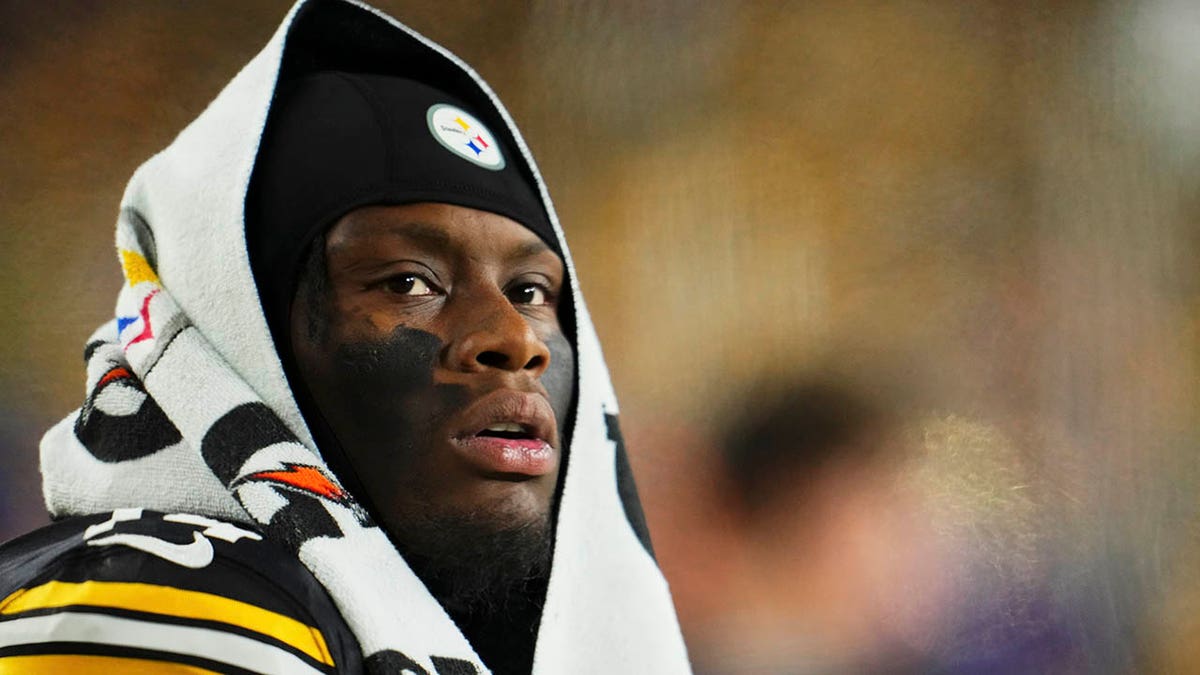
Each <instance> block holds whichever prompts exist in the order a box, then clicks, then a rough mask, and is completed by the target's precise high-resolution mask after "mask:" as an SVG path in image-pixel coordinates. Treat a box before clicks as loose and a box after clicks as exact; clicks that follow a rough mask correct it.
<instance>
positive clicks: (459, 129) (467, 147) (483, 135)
mask: <svg viewBox="0 0 1200 675" xmlns="http://www.w3.org/2000/svg"><path fill="white" fill-rule="evenodd" d="M425 120H426V121H427V122H428V123H429V131H430V132H432V133H433V137H434V138H436V139H437V141H438V143H441V144H442V145H443V146H445V147H446V149H447V150H449V151H450V152H453V153H454V154H456V155H458V156H459V157H462V158H463V159H466V160H468V161H471V162H474V163H475V164H478V165H479V166H482V167H483V168H485V169H491V170H492V171H499V170H500V169H503V168H504V155H502V154H500V145H499V144H498V143H496V137H495V136H492V132H490V131H488V129H487V127H485V126H483V123H482V122H480V121H479V120H477V119H475V117H474V116H473V115H471V114H470V113H468V112H467V111H465V110H463V109H462V108H459V107H456V106H452V105H449V104H446V103H437V104H435V105H432V106H430V108H429V112H428V113H426V114H425Z"/></svg>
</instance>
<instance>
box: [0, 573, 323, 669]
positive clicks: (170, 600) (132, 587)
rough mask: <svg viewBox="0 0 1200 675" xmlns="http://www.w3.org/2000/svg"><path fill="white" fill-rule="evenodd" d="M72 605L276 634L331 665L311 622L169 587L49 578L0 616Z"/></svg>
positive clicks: (17, 596) (0, 605)
mask: <svg viewBox="0 0 1200 675" xmlns="http://www.w3.org/2000/svg"><path fill="white" fill-rule="evenodd" d="M72 605H88V606H91V607H110V608H113V609H127V610H132V611H135V612H146V613H150V614H163V615H166V616H174V617H179V618H184V619H200V620H204V621H218V622H221V623H227V624H230V625H233V626H239V627H241V628H245V629H248V630H251V631H254V632H256V633H259V634H261V635H266V636H268V637H272V638H275V639H276V640H279V641H280V642H283V643H285V644H288V645H290V646H292V647H293V648H295V649H298V650H300V651H301V652H304V653H305V654H307V655H309V656H311V657H312V658H314V659H316V660H317V661H319V662H321V663H323V664H325V665H327V666H332V665H333V657H332V656H331V655H330V653H329V647H328V645H326V644H325V637H324V636H323V635H321V631H319V630H317V629H316V628H315V627H313V626H309V625H307V624H304V623H302V622H300V621H297V620H295V619H293V618H291V617H289V616H284V615H282V614H277V613H275V612H272V611H270V610H267V609H263V608H262V607H259V606H257V605H252V604H250V603H246V602H240V601H238V600H232V599H230V598H226V597H222V596H220V595H212V594H211V593H202V592H200V591H189V590H185V589H182V588H173V587H171V586H157V585H154V584H140V583H127V582H115V581H85V582H82V583H70V582H64V581H50V582H47V583H45V584H42V585H41V586H36V587H34V588H29V589H23V590H19V591H17V592H15V593H13V594H12V595H10V596H8V597H7V598H5V599H4V600H2V601H0V614H16V613H18V612H28V611H31V610H35V609H52V608H56V607H70V606H72Z"/></svg>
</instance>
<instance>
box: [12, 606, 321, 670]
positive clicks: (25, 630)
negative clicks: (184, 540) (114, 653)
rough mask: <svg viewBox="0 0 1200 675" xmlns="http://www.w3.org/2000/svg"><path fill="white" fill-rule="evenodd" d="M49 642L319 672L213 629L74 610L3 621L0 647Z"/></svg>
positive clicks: (264, 646) (292, 656)
mask: <svg viewBox="0 0 1200 675" xmlns="http://www.w3.org/2000/svg"><path fill="white" fill-rule="evenodd" d="M46 642H88V643H92V644H99V645H112V646H117V647H132V648H135V649H150V650H154V651H159V652H169V653H172V654H185V655H188V656H195V657H199V658H202V659H209V660H212V661H219V662H221V663H228V664H231V665H234V666H238V667H239V668H245V669H247V670H253V671H256V672H261V673H311V674H313V675H320V672H321V671H319V670H316V669H315V668H313V667H312V666H310V665H309V664H308V663H306V662H305V661H304V660H302V659H301V658H300V657H298V656H296V655H295V654H293V653H291V652H289V651H286V650H283V649H280V648H278V647H275V646H273V645H269V644H265V643H263V642H259V641H258V640H255V639H253V638H249V637H245V636H242V635H237V634H234V633H226V632H224V631H221V630H215V629H211V628H198V627H194V626H179V625H174V624H164V623H155V622H152V621H138V620H135V619H125V618H121V617H115V616H109V615H107V614H91V613H86V612H73V611H72V612H58V613H56V614H48V615H44V616H34V617H28V618H24V619H14V620H11V621H3V622H0V649H3V648H5V647H13V646H17V645H32V644H40V643H46Z"/></svg>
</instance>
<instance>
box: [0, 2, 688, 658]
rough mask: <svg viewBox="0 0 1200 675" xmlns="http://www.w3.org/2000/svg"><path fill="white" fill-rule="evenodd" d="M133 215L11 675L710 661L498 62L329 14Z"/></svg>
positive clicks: (132, 189) (347, 7) (184, 146)
mask: <svg viewBox="0 0 1200 675" xmlns="http://www.w3.org/2000/svg"><path fill="white" fill-rule="evenodd" d="M117 230H118V231H117V244H118V249H119V257H120V261H121V265H122V268H123V271H124V275H125V280H126V284H125V285H124V286H123V288H122V290H121V292H120V294H119V297H118V300H117V307H116V313H115V318H114V320H113V321H111V322H110V323H108V324H106V325H104V326H102V327H101V328H100V329H99V330H98V331H97V332H96V333H95V334H94V336H93V337H92V338H91V339H90V340H89V342H88V345H87V348H86V354H85V356H86V359H87V385H88V390H89V394H88V397H87V400H86V401H85V403H84V405H83V407H82V408H81V409H80V410H79V411H76V412H75V413H73V414H72V415H70V416H68V417H67V418H66V419H65V420H63V421H62V422H61V423H59V424H58V425H57V426H55V427H54V428H53V429H51V430H50V431H49V432H48V433H47V434H46V436H45V437H44V439H43V441H42V445H41V457H42V471H43V476H44V486H43V487H44V492H45V498H46V502H47V505H48V507H49V510H50V512H51V515H52V517H53V518H54V519H55V520H56V521H57V522H56V523H54V524H53V525H51V526H49V527H47V528H43V529H41V530H38V531H36V532H34V533H31V534H29V535H27V536H25V537H22V538H20V539H17V540H15V541H13V542H10V543H8V544H7V545H5V546H4V547H3V548H2V549H0V672H2V673H7V672H22V673H38V672H72V673H88V672H100V671H101V670H117V671H121V670H135V669H139V668H140V669H142V671H148V670H153V671H154V672H197V670H202V671H205V672H207V671H220V672H288V673H299V672H314V673H322V672H335V671H336V672H363V671H365V672H371V673H440V674H441V675H450V674H456V675H457V674H465V673H484V672H494V673H528V672H531V671H532V672H536V673H588V672H597V673H598V672H631V673H632V672H645V673H680V672H688V670H689V666H688V663H687V657H686V654H685V652H684V648H683V643H682V639H681V636H680V633H679V629H678V625H677V622H676V619H675V615H674V610H673V607H672V603H671V599H670V596H669V593H668V591H667V587H666V584H665V582H664V581H663V578H662V575H661V573H660V572H659V570H658V567H657V566H656V564H655V561H654V558H653V554H652V552H651V548H650V543H649V538H648V535H647V532H646V529H645V523H644V519H643V517H642V515H641V508H640V505H639V502H638V498H637V493H636V490H635V489H634V487H633V483H632V478H631V475H630V472H629V467H628V462H627V460H626V458H625V454H624V447H623V442H622V440H621V434H620V430H619V428H618V423H617V417H616V415H617V408H616V403H615V399H614V396H613V392H612V387H611V384H610V382H609V378H608V374H607V370H606V368H605V366H604V363H603V360H602V357H601V355H600V351H599V347H598V342H597V339H596V336H595V333H594V330H593V328H592V325H591V322H590V319H589V317H588V313H587V310H586V307H585V305H584V303H583V299H582V296H580V294H579V291H578V285H577V281H576V279H575V277H574V273H573V270H572V268H571V264H570V258H569V255H568V253H567V249H566V246H565V242H564V240H563V237H562V232H561V230H560V228H559V226H558V224H557V218H556V216H555V214H554V211H553V209H552V207H551V205H550V202H549V199H548V198H547V197H546V192H545V186H544V184H543V183H542V181H541V178H540V176H539V174H538V171H537V168H536V166H535V164H534V163H533V159H532V157H531V156H530V154H529V152H528V150H527V149H526V147H525V144H524V142H523V140H522V139H521V137H520V134H519V132H518V131H517V129H516V127H515V126H514V125H513V124H512V121H511V119H510V118H509V116H508V114H507V112H506V111H505V110H504V108H503V107H502V105H501V104H500V102H499V101H498V100H497V99H496V97H495V95H494V94H493V93H492V92H491V90H490V89H489V88H488V86H487V85H486V84H485V83H484V82H483V81H482V80H481V79H480V78H479V77H478V76H477V75H476V74H475V73H474V72H473V71H472V70H471V69H470V68H469V67H468V66H467V65H466V64H464V63H462V62H461V61H459V60H458V59H457V58H455V57H454V56H452V55H450V54H449V53H448V52H446V51H445V50H444V49H442V48H441V47H439V46H437V45H435V44H433V43H431V42H429V41H428V40H426V39H425V38H423V37H421V36H419V35H416V34H415V33H413V32H412V31H410V30H409V29H407V28H406V27H404V26H402V25H400V24H398V23H396V22H395V21H394V20H392V19H390V18H388V17H386V16H383V15H382V14H379V13H377V12H375V11H374V10H372V9H370V8H368V7H365V6H362V5H359V4H357V3H351V2H342V1H334V0H324V1H322V0H311V1H307V0H302V1H301V2H299V3H298V4H297V5H296V6H295V7H294V8H293V10H292V12H291V13H290V14H289V15H288V16H287V18H286V19H285V20H284V22H283V25H282V26H281V27H280V29H279V30H278V32H277V33H276V34H275V36H274V37H273V38H272V39H271V41H270V42H269V43H268V45H267V46H266V48H265V49H264V50H263V51H262V52H261V53H260V54H259V55H258V56H257V57H255V58H254V59H253V60H252V61H251V62H250V63H249V64H248V65H247V66H246V67H245V68H244V69H243V70H242V71H241V72H240V73H239V74H238V75H237V76H236V77H235V78H234V79H233V80H232V81H231V82H230V83H229V85H227V87H226V88H225V89H224V91H223V92H222V93H221V94H219V95H218V97H217V98H216V99H215V100H214V101H213V102H212V104H210V106H209V107H208V109H207V110H205V111H204V112H203V113H202V114H201V115H200V116H199V118H197V119H196V120H195V121H194V122H193V123H192V124H191V125H190V126H189V127H188V128H187V129H185V130H184V131H183V132H182V133H181V134H180V135H179V136H178V137H177V138H176V140H175V141H174V142H173V143H172V144H171V146H170V147H168V148H167V149H166V150H164V151H163V152H162V153H160V154H159V155H157V156H155V157H154V158H152V159H151V160H149V161H148V162H147V163H146V164H144V165H143V166H142V167H141V168H140V169H139V170H138V171H137V172H136V173H135V175H134V177H133V179H132V180H131V182H130V184H129V187H128V188H127V191H126V195H125V197H124V199H123V201H122V207H121V213H120V217H119V220H118V227H117Z"/></svg>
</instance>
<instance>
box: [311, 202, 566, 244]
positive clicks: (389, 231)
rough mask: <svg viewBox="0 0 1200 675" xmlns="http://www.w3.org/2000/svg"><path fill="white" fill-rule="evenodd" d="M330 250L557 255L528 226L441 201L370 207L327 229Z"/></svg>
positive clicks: (353, 212)
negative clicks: (477, 249) (476, 249)
mask: <svg viewBox="0 0 1200 675" xmlns="http://www.w3.org/2000/svg"><path fill="white" fill-rule="evenodd" d="M327 242H328V244H327V246H328V249H327V250H329V251H331V252H340V251H346V250H355V249H372V248H376V247H380V246H391V245H406V246H416V247H419V248H422V249H429V250H434V251H438V250H451V249H458V248H464V247H478V246H480V245H483V246H488V247H499V248H501V249H502V251H501V252H502V253H503V255H504V257H505V258H527V257H532V256H536V255H539V254H543V253H551V254H553V255H554V256H555V257H556V258H557V257H558V255H557V253H554V251H553V249H551V248H550V246H549V245H548V244H547V243H546V242H545V241H543V240H542V238H541V237H539V236H538V235H537V234H536V233H534V232H533V231H532V230H530V229H529V228H527V227H525V226H524V225H522V224H520V223H518V222H517V221H515V220H512V219H511V218H508V217H506V216H503V215H500V214H496V213H491V212H488V211H481V210H478V209H472V208H467V207H462V206H456V205H452V204H443V203H418V204H408V205H401V206H380V205H374V206H367V207H363V208H359V209H355V210H353V211H351V212H350V213H348V214H346V215H345V216H343V217H342V218H341V219H340V220H339V221H338V222H336V223H335V224H334V225H333V226H332V227H331V228H330V230H329V232H328V235H327Z"/></svg>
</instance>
